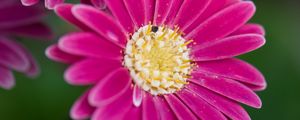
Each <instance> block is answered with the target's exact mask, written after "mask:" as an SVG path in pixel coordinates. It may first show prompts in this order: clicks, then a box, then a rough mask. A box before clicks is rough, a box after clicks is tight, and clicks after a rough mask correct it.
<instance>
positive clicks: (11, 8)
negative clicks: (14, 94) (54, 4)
mask: <svg viewBox="0 0 300 120" xmlns="http://www.w3.org/2000/svg"><path fill="white" fill-rule="evenodd" d="M44 12H45V11H44V10H43V9H42V8H41V7H38V6H35V7H24V6H22V5H20V3H18V1H17V0H5V1H1V2H0V53H1V54H0V87H2V88H5V89H11V88H12V87H13V86H14V85H15V80H14V76H13V73H12V70H16V71H18V72H22V73H24V74H26V75H28V76H29V77H35V76H37V75H38V74H39V68H38V66H37V63H36V61H35V60H34V59H33V57H32V55H31V54H30V52H29V51H28V50H27V49H26V48H25V47H24V46H23V45H21V44H20V43H18V42H17V41H16V40H14V39H13V36H28V37H34V38H50V37H52V34H51V31H50V30H49V28H48V27H47V26H46V25H45V24H44V23H42V22H41V20H42V17H43V16H44Z"/></svg>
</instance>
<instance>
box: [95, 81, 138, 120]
mask: <svg viewBox="0 0 300 120" xmlns="http://www.w3.org/2000/svg"><path fill="white" fill-rule="evenodd" d="M115 81H116V80H115ZM131 96H132V89H130V88H127V89H125V92H124V93H122V94H121V96H120V97H119V98H118V99H115V100H114V101H112V102H111V104H107V105H104V106H99V107H97V110H96V112H95V113H94V114H93V116H92V119H91V120H125V119H124V117H126V114H127V113H128V112H129V111H130V110H131V109H130V108H132V107H133V104H132V97H131ZM136 117H138V116H136Z"/></svg>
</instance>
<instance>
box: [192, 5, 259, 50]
mask: <svg viewBox="0 0 300 120" xmlns="http://www.w3.org/2000/svg"><path fill="white" fill-rule="evenodd" d="M254 12H255V6H254V4H253V3H252V2H250V1H243V2H239V3H236V4H233V5H231V6H229V7H227V8H225V9H223V10H222V11H220V12H218V13H217V14H215V15H213V16H212V17H210V18H209V19H208V20H206V21H205V22H203V23H202V24H200V25H199V26H198V27H197V28H196V29H194V30H193V31H192V32H191V33H189V34H188V35H187V36H186V37H187V38H189V39H194V40H195V42H196V43H197V44H199V45H202V44H203V43H207V42H213V41H217V40H219V39H220V38H223V37H225V36H227V35H229V34H230V33H232V32H234V31H235V30H236V29H238V28H239V27H241V26H242V25H244V24H245V23H246V22H247V21H248V20H249V19H250V18H251V17H252V16H253V14H254ZM224 21H225V22H224Z"/></svg>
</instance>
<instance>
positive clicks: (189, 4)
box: [173, 0, 211, 30]
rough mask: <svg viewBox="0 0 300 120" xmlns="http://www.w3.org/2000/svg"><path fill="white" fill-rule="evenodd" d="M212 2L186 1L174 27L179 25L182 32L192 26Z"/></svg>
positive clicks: (205, 0)
mask: <svg viewBox="0 0 300 120" xmlns="http://www.w3.org/2000/svg"><path fill="white" fill-rule="evenodd" d="M210 2H211V0H186V1H184V2H183V3H182V5H181V8H180V10H179V12H178V13H177V16H176V18H175V22H174V23H173V24H174V25H178V26H179V27H180V28H181V30H182V29H185V28H186V27H188V26H189V25H190V24H192V23H193V22H194V21H195V20H196V19H197V18H198V17H199V16H200V15H201V14H202V12H203V11H204V10H205V9H206V8H207V6H208V5H209V3H210Z"/></svg>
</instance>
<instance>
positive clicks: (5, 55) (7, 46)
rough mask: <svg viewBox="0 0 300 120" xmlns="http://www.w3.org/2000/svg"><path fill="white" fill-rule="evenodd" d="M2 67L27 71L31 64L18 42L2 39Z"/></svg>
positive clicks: (0, 56)
mask: <svg viewBox="0 0 300 120" xmlns="http://www.w3.org/2000/svg"><path fill="white" fill-rule="evenodd" d="M0 53H1V54H0V65H3V66H5V67H8V68H12V69H14V70H17V71H20V72H23V71H26V70H27V69H28V68H29V66H30V62H29V60H28V59H27V56H26V55H25V51H23V50H22V49H21V45H20V44H18V43H17V42H15V41H13V40H10V39H6V38H3V37H0Z"/></svg>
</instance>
